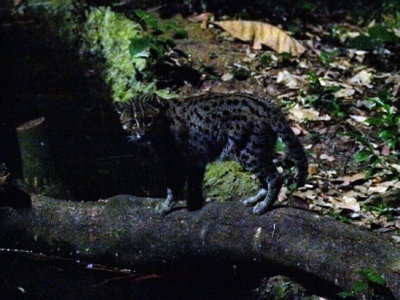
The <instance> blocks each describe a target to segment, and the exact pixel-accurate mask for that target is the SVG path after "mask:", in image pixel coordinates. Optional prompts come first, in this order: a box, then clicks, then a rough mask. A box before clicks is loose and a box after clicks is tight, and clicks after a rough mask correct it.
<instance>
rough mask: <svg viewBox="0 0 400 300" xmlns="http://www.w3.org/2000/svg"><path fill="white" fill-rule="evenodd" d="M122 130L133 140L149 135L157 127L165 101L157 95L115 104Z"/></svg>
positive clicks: (142, 96) (138, 97)
mask: <svg viewBox="0 0 400 300" xmlns="http://www.w3.org/2000/svg"><path fill="white" fill-rule="evenodd" d="M114 106H115V109H116V111H117V112H118V114H119V119H120V122H121V124H122V128H123V129H124V130H125V131H126V132H128V133H129V136H130V138H131V139H132V140H137V139H139V138H142V137H144V136H146V135H148V133H149V132H151V131H152V129H153V128H154V126H156V124H157V121H158V119H159V116H160V114H161V113H162V112H163V110H164V108H165V100H164V99H162V98H160V97H159V96H157V95H156V94H146V95H141V96H136V97H134V98H132V99H130V100H128V101H125V102H116V103H114Z"/></svg>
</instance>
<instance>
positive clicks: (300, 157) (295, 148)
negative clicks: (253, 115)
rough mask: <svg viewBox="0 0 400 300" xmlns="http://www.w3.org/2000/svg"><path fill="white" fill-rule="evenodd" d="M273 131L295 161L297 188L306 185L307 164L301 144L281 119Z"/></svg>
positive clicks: (286, 123) (286, 122) (287, 124)
mask: <svg viewBox="0 0 400 300" xmlns="http://www.w3.org/2000/svg"><path fill="white" fill-rule="evenodd" d="M282 117H283V116H282ZM283 118H284V117H283ZM282 121H283V122H282ZM273 127H274V126H273ZM274 129H275V130H276V131H277V132H278V135H279V137H280V138H281V139H282V142H283V143H284V144H285V146H286V149H287V151H288V152H289V154H290V156H291V157H292V158H293V159H294V161H295V164H296V167H297V186H298V187H300V186H303V185H304V184H305V183H306V179H307V175H308V162H307V157H306V153H305V152H304V148H303V146H302V144H301V143H300V141H299V139H298V137H297V136H296V135H295V134H294V132H293V130H292V128H291V127H290V125H289V122H288V121H286V120H282V119H281V122H280V124H279V126H277V128H274Z"/></svg>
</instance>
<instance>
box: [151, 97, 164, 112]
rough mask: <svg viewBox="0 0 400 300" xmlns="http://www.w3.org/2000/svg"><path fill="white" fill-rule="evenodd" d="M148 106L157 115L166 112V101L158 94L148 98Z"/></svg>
mask: <svg viewBox="0 0 400 300" xmlns="http://www.w3.org/2000/svg"><path fill="white" fill-rule="evenodd" d="M147 104H148V106H150V107H151V108H152V109H153V110H154V111H155V112H156V113H160V112H162V111H164V110H165V109H166V108H167V106H166V101H165V99H163V98H161V97H160V96H158V95H157V94H151V95H149V96H148V99H147Z"/></svg>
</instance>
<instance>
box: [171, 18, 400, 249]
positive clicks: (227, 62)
mask: <svg viewBox="0 0 400 300" xmlns="http://www.w3.org/2000/svg"><path fill="white" fill-rule="evenodd" d="M210 16H211V14H210V13H206V14H203V15H200V16H193V17H191V18H189V19H182V20H181V22H182V23H183V24H184V26H185V29H186V30H187V31H188V34H189V37H188V39H189V40H188V39H186V40H185V39H183V40H180V41H177V47H178V48H180V49H181V50H183V51H185V52H186V53H188V54H189V57H190V60H191V61H190V63H191V66H192V67H193V68H194V69H197V70H208V71H203V74H202V77H201V78H202V82H201V85H199V86H191V85H190V84H189V85H186V86H184V87H182V88H181V89H180V90H179V91H178V93H180V94H182V95H187V94H196V93H204V92H209V91H213V92H231V91H236V92H247V93H255V94H258V95H259V96H261V97H265V98H271V97H273V98H274V99H275V101H276V102H278V103H279V105H281V106H282V107H283V109H284V110H285V111H286V112H287V113H288V116H289V119H290V120H291V123H292V128H293V130H294V132H295V134H296V135H298V136H299V138H300V139H301V141H302V144H303V145H304V148H305V149H306V152H307V154H308V157H309V177H308V180H307V184H306V185H305V186H304V187H302V188H299V189H297V190H295V191H294V192H293V191H292V192H290V191H288V190H284V191H283V193H281V194H280V196H279V202H280V203H281V204H282V203H283V204H286V203H287V202H290V201H289V198H290V197H296V198H297V199H300V201H301V202H302V203H304V204H305V205H306V207H308V209H310V210H314V211H318V212H321V213H324V214H331V215H334V216H342V217H345V218H346V220H350V221H351V222H352V223H353V224H355V225H359V226H362V227H364V228H367V229H370V230H375V231H379V232H386V233H388V234H390V236H392V238H393V240H394V241H397V242H399V241H400V209H398V208H397V207H398V206H399V202H400V181H399V177H400V176H399V175H400V163H399V151H398V149H396V148H394V147H389V146H388V143H387V142H385V141H384V140H382V139H379V136H378V134H379V128H378V127H376V126H375V125H371V124H368V123H367V122H366V120H367V119H368V118H371V117H373V116H375V115H376V114H377V113H378V112H379V111H380V110H379V109H378V110H374V109H373V108H371V107H373V105H375V104H374V103H371V101H370V100H368V99H369V98H371V97H374V98H377V97H379V96H378V95H379V93H380V92H379V91H381V90H383V89H384V88H387V89H388V90H389V91H390V93H391V95H392V100H391V101H392V103H393V104H392V106H393V107H399V106H400V105H399V101H398V98H397V97H398V93H399V88H400V76H399V75H398V72H397V71H398V70H396V67H395V66H396V63H395V61H393V62H392V66H393V68H392V70H387V69H384V70H383V69H381V68H380V67H381V66H380V65H379V64H378V65H374V64H371V63H370V62H369V61H368V59H366V58H367V57H368V56H371V55H376V52H374V51H370V50H360V49H354V48H350V47H349V46H348V44H347V43H348V41H351V40H352V39H354V38H356V37H358V36H360V35H362V34H364V33H365V32H368V30H369V28H370V27H366V28H360V27H359V25H357V24H352V23H351V21H349V20H346V21H343V22H342V23H327V24H323V25H318V26H314V25H311V24H307V25H306V26H305V27H304V32H302V34H301V36H302V39H299V40H298V39H297V38H296V37H295V36H293V37H292V36H290V35H288V34H287V32H285V31H283V30H281V29H280V28H279V27H280V26H281V24H277V25H275V26H273V27H271V26H272V25H270V24H267V23H263V22H259V21H258V20H254V21H240V20H226V19H225V20H224V21H214V20H213V21H211V22H210V21H209V19H210ZM199 21H201V22H202V23H201V24H200V23H198V22H199ZM354 23H355V22H354ZM213 24H214V25H218V27H219V28H218V27H215V26H212V25H213ZM221 28H222V29H221ZM331 28H338V30H337V33H338V43H339V44H340V46H337V44H334V45H336V46H333V44H331V43H329V42H326V41H327V39H326V38H327V37H330V36H331ZM225 30H226V31H228V32H229V34H228V35H227V34H226V32H224V31H225ZM278 33H279V34H278ZM229 35H230V36H229ZM286 35H287V36H288V37H289V38H288V39H289V40H290V41H291V43H294V44H295V45H301V47H299V46H296V47H297V49H298V50H290V49H295V48H296V47H294V46H293V47H292V48H290V47H289V51H287V49H286V50H285V51H284V52H291V51H292V54H291V55H287V53H283V54H282V53H281V52H283V50H282V48H279V47H276V46H274V43H275V44H280V39H281V38H282V36H286ZM232 36H233V37H235V38H236V39H232ZM285 40H286V37H285ZM381 47H382V48H383V49H381V51H383V50H384V49H385V45H381ZM299 49H300V50H299ZM296 51H297V52H296ZM280 53H281V54H280ZM378 56H379V54H378ZM389 65H390V64H389ZM210 70H211V71H210ZM240 70H244V71H246V74H247V75H244V76H243V77H241V78H238V76H237V74H238V72H239V71H240ZM347 132H353V133H354V134H357V135H359V136H360V137H361V138H364V140H367V141H368V143H369V144H365V143H364V144H363V143H360V142H359V140H357V139H355V138H353V137H351V136H348V135H346V133H347ZM368 145H369V146H368ZM368 147H370V148H368ZM371 149H372V150H371ZM367 150H369V151H371V152H370V154H371V155H379V156H380V157H383V159H382V160H381V161H379V162H377V163H375V165H373V166H372V165H371V163H369V162H368V161H361V162H360V163H358V162H356V160H355V156H356V154H357V153H358V152H359V151H367ZM377 157H378V156H377ZM371 170H372V171H373V172H370V171H371ZM288 194H289V197H288ZM290 194H291V196H290ZM338 220H341V219H338Z"/></svg>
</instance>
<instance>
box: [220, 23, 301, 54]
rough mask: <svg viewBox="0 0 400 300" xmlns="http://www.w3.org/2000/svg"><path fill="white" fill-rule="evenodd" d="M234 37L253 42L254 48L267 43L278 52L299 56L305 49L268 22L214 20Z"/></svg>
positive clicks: (287, 34)
mask: <svg viewBox="0 0 400 300" xmlns="http://www.w3.org/2000/svg"><path fill="white" fill-rule="evenodd" d="M213 24H215V25H218V26H220V27H221V28H222V29H224V30H225V31H227V32H229V33H230V34H231V35H232V36H233V37H235V38H237V39H239V40H242V41H245V42H253V49H256V50H258V49H261V47H262V45H265V46H267V47H269V48H271V49H273V50H275V51H276V52H278V53H282V52H288V53H290V54H291V55H293V56H299V55H301V54H302V53H303V52H304V51H305V48H304V46H303V45H302V44H301V43H300V42H298V41H296V40H295V39H294V38H292V37H291V36H290V35H289V33H287V32H286V31H284V30H282V29H279V28H278V27H275V26H272V25H270V24H267V23H262V22H256V21H220V22H213Z"/></svg>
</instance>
